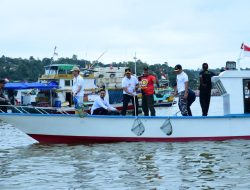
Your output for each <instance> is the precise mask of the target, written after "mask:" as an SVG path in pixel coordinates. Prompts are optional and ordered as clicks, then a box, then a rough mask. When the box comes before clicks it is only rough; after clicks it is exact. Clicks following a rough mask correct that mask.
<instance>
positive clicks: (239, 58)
mask: <svg viewBox="0 0 250 190" xmlns="http://www.w3.org/2000/svg"><path fill="white" fill-rule="evenodd" d="M240 49H241V50H240V55H239V57H238V59H237V67H238V70H240V60H241V59H242V57H241V55H242V52H243V49H244V42H243V43H242V44H241V48H240Z"/></svg>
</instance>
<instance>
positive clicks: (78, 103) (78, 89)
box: [71, 66, 84, 108]
mask: <svg viewBox="0 0 250 190" xmlns="http://www.w3.org/2000/svg"><path fill="white" fill-rule="evenodd" d="M71 71H72V72H73V76H74V78H73V87H72V94H73V100H74V104H75V108H77V107H82V105H83V98H84V88H83V84H84V80H83V78H82V76H81V75H80V69H79V67H77V66H74V67H73V69H72V70H71Z"/></svg>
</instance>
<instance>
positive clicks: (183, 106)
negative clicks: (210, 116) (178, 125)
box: [178, 91, 191, 116]
mask: <svg viewBox="0 0 250 190" xmlns="http://www.w3.org/2000/svg"><path fill="white" fill-rule="evenodd" d="M184 94H185V91H182V92H180V93H179V102H178V106H179V109H180V111H181V115H182V116H189V114H188V101H187V99H186V98H184ZM189 109H190V107H189ZM190 112H191V110H190Z"/></svg>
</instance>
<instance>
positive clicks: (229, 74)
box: [212, 70, 250, 115]
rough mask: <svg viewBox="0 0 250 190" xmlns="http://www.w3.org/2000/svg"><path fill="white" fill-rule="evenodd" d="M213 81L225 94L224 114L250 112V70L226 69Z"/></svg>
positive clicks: (222, 93)
mask: <svg viewBox="0 0 250 190" xmlns="http://www.w3.org/2000/svg"><path fill="white" fill-rule="evenodd" d="M212 81H213V83H214V84H215V86H216V87H217V88H218V90H219V91H220V93H221V95H222V96H223V107H224V115H227V114H247V113H250V71H249V70H240V71H239V70H226V71H224V72H222V73H220V75H219V76H214V77H213V78H212Z"/></svg>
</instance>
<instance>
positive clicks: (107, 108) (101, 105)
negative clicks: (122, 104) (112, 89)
mask: <svg viewBox="0 0 250 190" xmlns="http://www.w3.org/2000/svg"><path fill="white" fill-rule="evenodd" d="M99 94H100V96H99V97H98V98H97V99H96V100H95V101H94V103H93V105H92V107H91V115H119V112H118V111H117V109H115V108H114V107H113V106H111V105H110V104H109V102H108V101H107V100H105V99H104V97H105V95H106V93H105V90H104V89H102V90H100V93H99Z"/></svg>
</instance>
